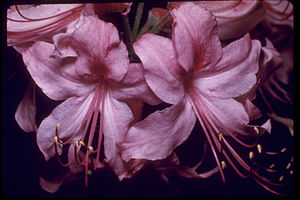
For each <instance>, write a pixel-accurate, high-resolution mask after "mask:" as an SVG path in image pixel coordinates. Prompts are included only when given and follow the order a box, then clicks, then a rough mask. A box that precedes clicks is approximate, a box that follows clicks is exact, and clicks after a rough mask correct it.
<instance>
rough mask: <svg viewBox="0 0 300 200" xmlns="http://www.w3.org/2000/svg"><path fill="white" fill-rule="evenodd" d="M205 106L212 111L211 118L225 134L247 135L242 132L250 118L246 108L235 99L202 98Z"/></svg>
mask: <svg viewBox="0 0 300 200" xmlns="http://www.w3.org/2000/svg"><path fill="white" fill-rule="evenodd" d="M202 102H203V104H204V105H205V106H206V107H208V109H209V110H210V111H209V113H210V114H211V118H212V120H213V121H214V123H215V124H216V126H217V127H219V128H220V131H221V132H222V133H223V134H226V132H225V131H223V130H227V131H230V132H232V133H235V134H237V133H240V134H247V133H246V132H244V131H242V129H243V126H244V125H247V124H248V123H249V116H248V114H247V112H246V110H245V108H244V106H243V105H242V104H241V103H239V102H237V101H236V100H234V99H219V98H213V97H212V98H202Z"/></svg>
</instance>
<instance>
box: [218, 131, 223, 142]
mask: <svg viewBox="0 0 300 200" xmlns="http://www.w3.org/2000/svg"><path fill="white" fill-rule="evenodd" d="M222 138H223V134H222V133H219V142H222Z"/></svg>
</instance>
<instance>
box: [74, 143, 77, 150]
mask: <svg viewBox="0 0 300 200" xmlns="http://www.w3.org/2000/svg"><path fill="white" fill-rule="evenodd" d="M74 145H75V147H76V149H77V148H78V141H75V142H74Z"/></svg>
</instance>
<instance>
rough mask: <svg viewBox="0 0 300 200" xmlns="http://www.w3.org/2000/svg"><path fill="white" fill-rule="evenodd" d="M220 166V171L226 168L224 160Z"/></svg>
mask: <svg viewBox="0 0 300 200" xmlns="http://www.w3.org/2000/svg"><path fill="white" fill-rule="evenodd" d="M221 166H222V169H225V167H226V162H225V161H224V160H223V161H222V162H221Z"/></svg>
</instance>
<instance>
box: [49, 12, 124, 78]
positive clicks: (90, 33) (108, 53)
mask: <svg viewBox="0 0 300 200" xmlns="http://www.w3.org/2000/svg"><path fill="white" fill-rule="evenodd" d="M78 24H79V25H78ZM78 24H77V25H76V26H77V27H78V28H77V29H74V32H71V31H68V33H64V34H60V35H59V36H56V37H55V44H56V46H57V49H58V51H59V52H60V54H62V55H61V56H63V57H66V56H68V55H71V56H74V55H75V54H77V56H78V57H77V59H78V60H77V61H76V72H77V73H78V75H79V76H82V77H89V76H91V77H93V76H94V75H98V76H99V75H101V74H105V76H106V78H107V79H112V80H114V81H120V80H122V78H123V77H124V75H125V73H126V72H127V67H128V64H129V58H128V52H127V49H126V46H125V45H124V43H123V42H121V41H120V39H119V35H118V31H117V29H116V27H114V26H113V24H111V23H106V22H104V21H102V20H100V19H98V18H97V17H96V16H88V17H82V18H81V19H80V22H78Z"/></svg>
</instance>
